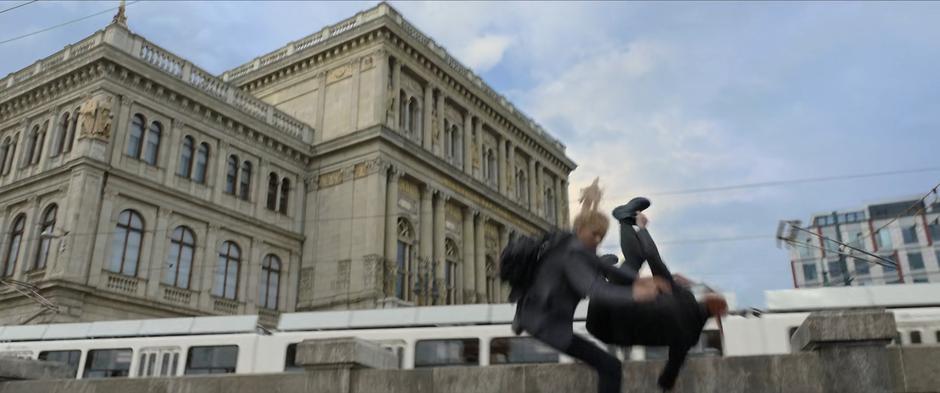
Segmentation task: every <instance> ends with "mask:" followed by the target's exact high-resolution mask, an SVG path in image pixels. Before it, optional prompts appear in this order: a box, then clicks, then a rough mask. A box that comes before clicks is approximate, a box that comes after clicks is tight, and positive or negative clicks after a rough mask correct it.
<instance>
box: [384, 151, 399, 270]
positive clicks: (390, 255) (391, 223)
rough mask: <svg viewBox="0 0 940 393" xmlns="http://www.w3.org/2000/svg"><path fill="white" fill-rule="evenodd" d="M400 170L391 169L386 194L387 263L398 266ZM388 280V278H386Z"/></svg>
mask: <svg viewBox="0 0 940 393" xmlns="http://www.w3.org/2000/svg"><path fill="white" fill-rule="evenodd" d="M400 177H401V173H400V172H399V171H398V168H395V167H391V168H389V173H388V187H387V188H386V189H387V191H386V192H385V261H386V262H385V263H391V264H392V266H396V265H395V263H396V262H397V261H396V260H395V258H396V257H397V253H396V251H398V250H397V246H398V180H399V178H400ZM386 280H388V278H386Z"/></svg>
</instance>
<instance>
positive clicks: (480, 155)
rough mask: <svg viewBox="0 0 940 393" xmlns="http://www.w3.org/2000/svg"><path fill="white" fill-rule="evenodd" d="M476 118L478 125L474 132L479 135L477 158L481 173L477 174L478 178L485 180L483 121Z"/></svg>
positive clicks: (475, 125) (475, 126)
mask: <svg viewBox="0 0 940 393" xmlns="http://www.w3.org/2000/svg"><path fill="white" fill-rule="evenodd" d="M476 118H477V121H476V122H475V123H476V124H474V125H473V127H474V128H473V130H474V131H476V133H477V156H476V157H475V158H476V160H477V162H478V163H480V173H479V174H477V178H478V179H480V180H483V178H484V175H483V119H481V118H480V117H479V116H477V117H476Z"/></svg>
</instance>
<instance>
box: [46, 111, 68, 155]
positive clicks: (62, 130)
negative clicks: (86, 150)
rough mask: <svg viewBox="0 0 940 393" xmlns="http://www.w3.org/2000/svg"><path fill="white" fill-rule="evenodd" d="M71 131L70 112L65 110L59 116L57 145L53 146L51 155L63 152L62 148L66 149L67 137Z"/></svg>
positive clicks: (56, 135)
mask: <svg viewBox="0 0 940 393" xmlns="http://www.w3.org/2000/svg"><path fill="white" fill-rule="evenodd" d="M68 132H69V113H68V112H65V113H63V114H62V117H60V118H59V125H58V126H57V127H56V132H55V140H54V143H55V145H54V146H53V147H52V153H51V154H50V155H49V157H55V156H58V155H59V154H62V150H63V149H65V138H66V136H67V135H66V134H68Z"/></svg>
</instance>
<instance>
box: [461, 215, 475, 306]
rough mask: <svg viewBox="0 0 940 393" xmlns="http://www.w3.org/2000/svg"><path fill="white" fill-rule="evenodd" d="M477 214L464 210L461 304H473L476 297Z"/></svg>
mask: <svg viewBox="0 0 940 393" xmlns="http://www.w3.org/2000/svg"><path fill="white" fill-rule="evenodd" d="M475 215H476V212H474V211H473V209H471V208H470V207H465V208H464V210H463V246H462V248H463V280H462V282H463V291H461V299H460V303H462V304H469V303H473V300H474V297H475V291H474V290H473V289H474V287H475V286H476V279H475V278H474V274H473V272H474V269H475V268H474V265H475V264H476V255H475V253H476V247H475V246H474V244H473V243H474V242H473V239H474V226H473V218H474V216H475Z"/></svg>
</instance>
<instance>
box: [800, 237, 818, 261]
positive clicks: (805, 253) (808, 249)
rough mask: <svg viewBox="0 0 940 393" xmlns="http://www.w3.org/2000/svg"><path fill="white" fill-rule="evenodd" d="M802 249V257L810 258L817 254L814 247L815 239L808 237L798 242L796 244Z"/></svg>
mask: <svg viewBox="0 0 940 393" xmlns="http://www.w3.org/2000/svg"><path fill="white" fill-rule="evenodd" d="M796 247H797V248H798V249H800V258H801V259H809V258H812V257H814V256H815V249H814V248H813V239H809V238H807V239H806V242H804V243H802V244H798V245H797V246H796Z"/></svg>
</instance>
